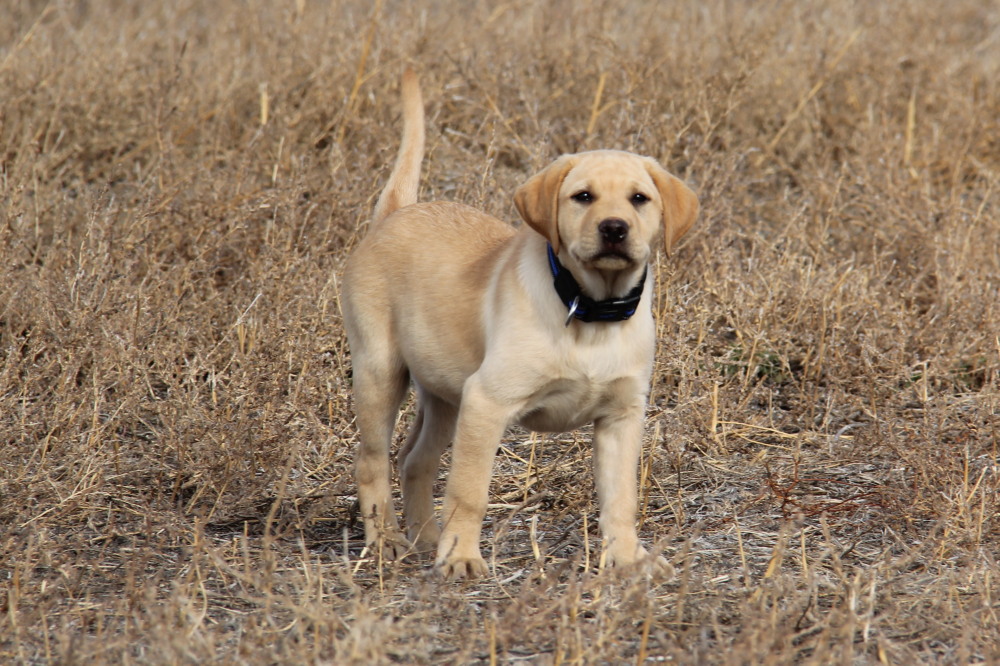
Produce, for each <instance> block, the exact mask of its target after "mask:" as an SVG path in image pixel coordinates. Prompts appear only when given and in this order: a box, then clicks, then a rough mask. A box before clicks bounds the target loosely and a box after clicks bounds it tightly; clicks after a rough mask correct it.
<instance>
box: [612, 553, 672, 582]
mask: <svg viewBox="0 0 1000 666" xmlns="http://www.w3.org/2000/svg"><path fill="white" fill-rule="evenodd" d="M605 562H606V564H607V566H608V567H609V568H610V569H611V570H612V571H614V572H615V573H617V574H619V575H622V576H635V575H639V576H647V577H649V578H653V579H656V580H669V579H671V578H673V577H674V568H673V566H671V564H670V562H668V561H667V559H666V558H665V557H663V556H662V555H653V554H651V553H650V552H649V551H648V550H646V549H645V548H643V547H642V546H639V547H638V548H637V549H635V550H634V551H632V552H629V553H613V552H609V553H608V554H607V557H606V558H605Z"/></svg>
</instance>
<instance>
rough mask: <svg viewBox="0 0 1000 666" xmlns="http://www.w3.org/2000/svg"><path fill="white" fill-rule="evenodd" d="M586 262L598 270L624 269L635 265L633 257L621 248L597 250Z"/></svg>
mask: <svg viewBox="0 0 1000 666" xmlns="http://www.w3.org/2000/svg"><path fill="white" fill-rule="evenodd" d="M587 263H588V264H590V265H591V266H592V267H594V268H597V269H600V270H624V269H626V268H631V267H632V266H635V259H634V258H632V256H631V255H630V254H628V253H627V252H624V251H622V250H617V249H609V250H603V251H601V252H598V253H597V254H595V255H594V256H593V257H591V258H590V261H588V262H587Z"/></svg>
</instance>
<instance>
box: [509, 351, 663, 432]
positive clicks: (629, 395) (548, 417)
mask: <svg viewBox="0 0 1000 666" xmlns="http://www.w3.org/2000/svg"><path fill="white" fill-rule="evenodd" d="M601 351H603V353H593V351H591V352H589V353H581V352H580V351H579V350H572V349H571V350H569V351H563V352H562V353H558V354H557V357H556V358H555V359H554V360H555V361H556V362H554V363H552V364H550V365H549V366H548V368H547V372H548V373H549V374H548V376H547V377H543V378H541V381H540V382H539V387H538V389H537V390H536V391H535V392H534V393H533V395H532V396H531V399H530V400H529V401H528V404H527V405H526V409H525V411H524V413H523V414H522V415H521V416H520V418H519V419H518V421H519V422H520V424H521V425H523V426H525V427H527V428H529V429H531V430H536V431H541V432H562V431H566V430H573V429H575V428H579V427H580V426H582V425H585V424H587V423H591V422H593V421H594V420H595V419H597V418H600V417H602V416H608V415H612V414H614V413H616V412H618V411H620V410H623V409H626V408H628V407H632V406H636V405H642V404H644V403H645V399H646V394H647V392H648V387H649V373H650V369H651V368H650V366H651V359H648V358H647V357H648V356H651V355H650V354H647V353H644V352H643V351H642V350H638V349H634V348H632V349H628V348H625V349H623V348H617V349H607V350H601Z"/></svg>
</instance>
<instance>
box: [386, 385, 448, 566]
mask: <svg viewBox="0 0 1000 666" xmlns="http://www.w3.org/2000/svg"><path fill="white" fill-rule="evenodd" d="M418 394H419V397H418V401H417V416H416V419H415V420H414V422H413V427H412V429H411V430H410V436H409V438H408V439H407V442H406V444H405V445H404V446H403V448H402V449H400V451H399V464H400V473H399V476H400V483H401V485H402V487H403V516H404V519H405V521H406V534H407V536H408V537H409V539H410V541H412V542H413V543H414V545H415V546H416V548H417V550H433V548H434V547H435V546H437V542H438V537H439V536H440V533H441V530H440V528H439V527H438V524H437V522H436V521H435V520H434V482H435V480H436V479H437V473H438V466H439V465H440V462H441V454H442V453H444V450H445V449H446V448H448V445H449V444H451V440H452V438H453V437H454V436H455V420H456V418H457V417H458V410H457V409H456V408H455V407H454V406H453V405H451V404H449V403H447V402H445V401H444V400H441V399H440V398H438V397H436V396H433V395H430V394H428V393H426V392H424V391H420V390H419V389H418Z"/></svg>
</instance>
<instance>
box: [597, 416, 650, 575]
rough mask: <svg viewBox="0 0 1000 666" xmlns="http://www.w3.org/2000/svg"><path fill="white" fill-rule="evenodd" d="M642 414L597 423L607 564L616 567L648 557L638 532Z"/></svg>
mask: <svg viewBox="0 0 1000 666" xmlns="http://www.w3.org/2000/svg"><path fill="white" fill-rule="evenodd" d="M643 411H644V410H643V407H642V406H641V405H637V406H633V407H630V408H627V409H624V410H622V411H621V412H619V413H617V414H614V415H613V416H605V417H602V418H599V419H597V420H596V421H595V422H594V479H595V485H596V486H597V499H598V504H599V508H600V524H601V534H602V536H603V538H604V548H605V553H606V562H607V564H608V565H609V566H613V567H628V566H631V565H634V564H638V563H640V562H642V561H643V560H644V559H648V555H649V553H648V552H647V551H646V549H645V548H643V547H642V545H641V544H640V543H639V535H638V534H637V533H636V529H635V520H636V512H637V509H638V506H637V505H638V483H637V480H636V476H637V473H638V468H639V450H640V447H641V446H642V431H643ZM650 564H651V565H652V566H653V568H655V569H662V568H665V567H666V566H667V563H666V561H665V560H662V558H659V559H657V560H656V561H655V562H651V563H650Z"/></svg>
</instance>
